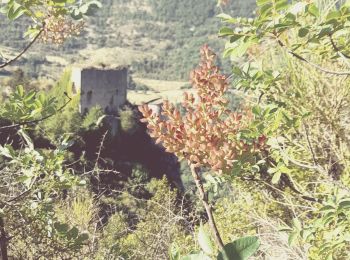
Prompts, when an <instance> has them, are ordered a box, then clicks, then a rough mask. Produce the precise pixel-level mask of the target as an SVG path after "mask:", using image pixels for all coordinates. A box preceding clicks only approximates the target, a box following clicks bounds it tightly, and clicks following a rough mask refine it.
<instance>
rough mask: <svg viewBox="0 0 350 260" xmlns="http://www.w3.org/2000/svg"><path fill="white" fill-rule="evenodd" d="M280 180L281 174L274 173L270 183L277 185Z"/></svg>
mask: <svg viewBox="0 0 350 260" xmlns="http://www.w3.org/2000/svg"><path fill="white" fill-rule="evenodd" d="M280 178H281V172H280V171H277V172H275V174H274V175H273V177H272V180H271V183H272V184H277V183H278V182H279V181H280Z"/></svg>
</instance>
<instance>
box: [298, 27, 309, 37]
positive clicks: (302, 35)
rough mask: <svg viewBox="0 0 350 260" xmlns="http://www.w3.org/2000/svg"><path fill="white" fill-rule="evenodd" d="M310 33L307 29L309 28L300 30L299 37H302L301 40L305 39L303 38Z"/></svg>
mask: <svg viewBox="0 0 350 260" xmlns="http://www.w3.org/2000/svg"><path fill="white" fill-rule="evenodd" d="M308 33H309V29H307V28H305V27H304V28H300V29H299V32H298V36H299V37H300V38H303V37H305V36H306V35H307V34H308Z"/></svg>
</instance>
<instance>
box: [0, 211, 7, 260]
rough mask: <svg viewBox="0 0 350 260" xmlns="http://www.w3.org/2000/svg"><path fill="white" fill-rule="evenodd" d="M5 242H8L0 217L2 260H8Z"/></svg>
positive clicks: (2, 220)
mask: <svg viewBox="0 0 350 260" xmlns="http://www.w3.org/2000/svg"><path fill="white" fill-rule="evenodd" d="M7 242H8V237H7V233H6V230H5V223H4V219H3V218H2V217H0V251H1V259H2V260H8V255H7Z"/></svg>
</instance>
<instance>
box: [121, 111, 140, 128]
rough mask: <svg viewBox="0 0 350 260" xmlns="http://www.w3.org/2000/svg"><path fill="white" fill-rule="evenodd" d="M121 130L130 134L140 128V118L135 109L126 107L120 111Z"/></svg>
mask: <svg viewBox="0 0 350 260" xmlns="http://www.w3.org/2000/svg"><path fill="white" fill-rule="evenodd" d="M119 116H120V127H121V130H122V131H123V132H125V133H128V134H133V133H135V132H136V131H137V129H138V119H137V116H136V114H135V111H134V110H132V109H131V108H129V107H125V108H124V109H123V110H121V111H120V112H119Z"/></svg>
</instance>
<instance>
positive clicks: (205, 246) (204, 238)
mask: <svg viewBox="0 0 350 260" xmlns="http://www.w3.org/2000/svg"><path fill="white" fill-rule="evenodd" d="M198 243H199V246H200V247H201V248H202V250H203V251H204V253H206V254H208V255H211V254H213V252H214V249H213V245H212V243H211V240H210V237H209V235H208V233H207V232H206V231H205V229H204V227H203V226H202V225H201V226H200V227H199V231H198Z"/></svg>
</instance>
